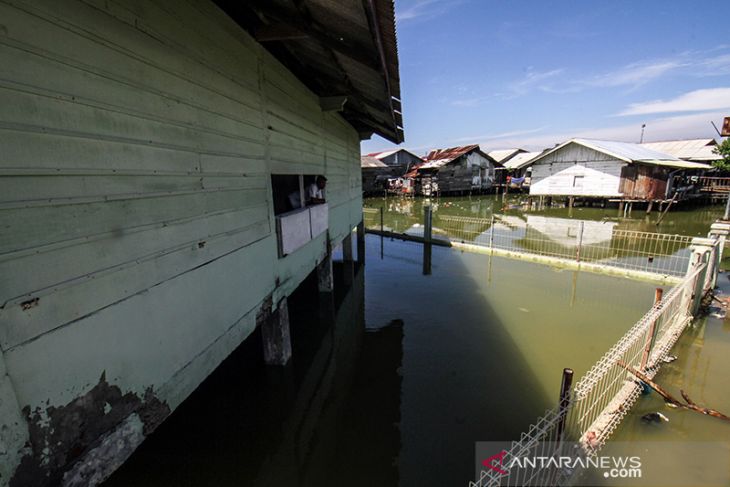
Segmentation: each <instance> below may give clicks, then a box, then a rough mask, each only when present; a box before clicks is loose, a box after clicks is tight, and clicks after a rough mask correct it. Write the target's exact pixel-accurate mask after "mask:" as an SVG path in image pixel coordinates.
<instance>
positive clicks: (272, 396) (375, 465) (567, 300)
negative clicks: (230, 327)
mask: <svg viewBox="0 0 730 487" xmlns="http://www.w3.org/2000/svg"><path fill="white" fill-rule="evenodd" d="M383 204H385V205H386V208H388V212H386V215H387V216H386V218H387V222H388V223H387V224H388V225H390V226H392V227H395V226H397V225H402V226H403V227H404V228H403V229H402V231H404V230H405V229H407V228H408V227H410V226H411V225H413V224H414V223H418V222H420V221H421V220H420V212H421V209H420V205H421V204H422V200H415V201H414V200H408V201H402V200H401V201H399V200H387V201H385V200H382V199H372V200H367V201H366V206H369V207H377V206H379V205H383ZM497 204H498V206H497V207H495V205H497ZM510 204H511V205H516V204H517V202H516V201H515V200H513V202H512V203H510ZM504 206H506V208H505V207H504ZM509 206H510V205H503V204H502V202H501V200H497V201H495V199H494V197H493V196H486V197H481V198H454V199H445V198H442V199H441V200H439V201H438V208H437V209H436V211H437V212H441V213H442V214H443V213H447V212H448V213H449V214H453V215H458V216H480V217H484V216H489V215H490V213H491V211H492V208H493V207H494V208H497V209H498V210H499V211H500V212H502V213H504V212H505V211H507V212H512V213H514V214H518V215H521V214H522V212H521V211H520V210H519V209H516V208H511V209H510V208H509ZM408 208H410V209H408ZM721 211H722V208H718V207H712V208H696V209H693V210H690V211H684V212H674V213H669V215H668V216H667V218H666V219H665V221H664V223H662V225H661V226H660V227H659V231H665V232H667V233H682V234H688V235H704V234H706V232H707V229H708V228H709V224H710V223H711V222H712V221H714V219H715V218H716V216H717V215H718V214H719V213H721ZM541 214H542V215H543V216H545V215H547V216H551V217H556V218H569V217H573V218H584V219H586V220H602V219H605V218H613V217H615V216H616V215H615V214H616V210H615V209H613V210H603V209H598V208H595V209H590V208H585V209H578V208H574V209H573V210H572V212H571V215H568V209H550V210H545V211H544V212H541ZM609 214H610V216H609ZM636 214H637V212H634V215H635V216H636ZM648 218H649V220H648V221H647V218H646V217H645V215H644V214H643V212H641V213H640V217H639V218H634V219H629V220H623V219H621V220H616V221H617V223H618V225H622V226H625V227H627V228H631V229H643V230H645V231H648V230H649V229H652V230H651V231H656V228H657V227H656V225H655V224H654V221H655V220H656V218H657V214H656V213H654V214H652V215H650V216H649V217H648ZM366 243H367V264H366V266H365V268H364V269H362V268H361V269H359V270H358V271H357V272H356V273H355V275H354V278H352V279H351V278H347V277H343V276H346V275H347V274H343V273H342V270H341V269H340V270H338V274H337V275H338V282H337V284H338V289H340V290H343V289H345V288H347V287H348V285H347V283H348V282H350V281H351V282H352V284H351V287H350V290H349V292H347V293H339V294H338V295H337V307H336V312H335V313H328V312H327V311H326V310H325V312H324V314H323V311H322V307H321V306H318V298H317V296H316V293H312V292H310V291H307V290H306V289H304V288H306V286H304V287H303V290H302V291H301V292H299V293H298V295H297V296H295V297H294V298H293V299H292V304H291V310H290V313H291V315H292V322H293V327H294V338H293V340H294V343H293V345H294V358H293V360H292V362H291V364H290V366H289V367H287V368H285V369H271V368H266V367H264V366H263V365H262V362H261V359H260V343H259V341H260V337H259V336H257V335H254V336H252V337H250V338H249V339H248V340H247V341H246V343H244V344H243V345H242V346H241V348H240V349H239V350H237V351H236V352H235V353H234V354H233V355H232V356H231V357H230V358H229V359H228V360H227V361H226V362H225V363H224V364H223V365H222V366H221V367H220V368H219V369H218V370H217V371H216V372H215V373H214V374H213V375H212V376H211V377H210V378H209V379H208V380H207V381H206V382H205V383H204V384H203V385H201V387H200V388H199V389H198V390H197V391H196V392H195V393H194V394H193V396H191V398H190V399H188V400H187V401H186V402H185V403H184V404H183V405H182V406H181V407H180V408H179V409H178V410H177V411H176V412H175V413H174V414H173V415H172V417H171V418H170V419H169V420H168V421H166V422H165V424H163V426H162V427H161V428H160V429H159V430H158V431H157V432H156V433H155V434H153V435H152V436H151V437H150V438H149V439H148V440H147V441H145V443H144V444H143V445H142V447H141V448H140V449H139V450H138V451H137V453H135V454H134V455H133V457H132V458H131V459H130V461H129V462H128V463H127V464H126V465H125V466H123V467H122V469H121V470H120V471H119V472H117V474H115V476H114V477H112V479H110V480H109V482H108V483H109V485H216V486H225V485H231V486H233V485H235V486H240V485H254V486H265V485H266V486H268V485H272V486H273V485H284V484H286V485H301V486H309V485H312V486H314V485H363V486H365V485H383V486H387V485H393V486H396V485H402V486H411V485H467V483H468V481H469V480H470V479H471V478H472V476H473V471H474V466H473V462H474V458H473V456H474V442H475V441H488V440H511V439H517V438H518V437H519V434H520V433H521V432H522V431H524V430H525V429H526V428H527V427H528V426H529V424H530V423H531V422H533V421H534V420H535V418H536V417H537V416H539V415H540V414H542V412H543V411H544V410H545V409H546V408H549V407H552V406H554V405H555V402H556V400H557V395H558V392H559V385H560V377H561V371H562V369H563V368H564V367H571V368H573V369H574V370H575V372H576V377H580V376H581V375H582V374H583V373H584V372H585V371H586V370H587V369H588V368H589V367H590V366H591V365H592V364H593V363H594V362H595V361H596V360H597V359H598V358H599V357H600V356H601V355H602V354H603V353H604V352H605V351H606V350H607V349H608V348H609V347H610V346H611V345H612V344H613V343H614V342H615V341H616V340H617V339H618V338H619V337H620V336H621V335H622V334H623V333H624V332H625V331H626V330H627V329H628V328H629V327H630V326H631V325H632V324H633V323H634V322H635V321H636V320H637V319H638V318H639V317H641V316H642V315H643V314H644V313H645V312H646V310H648V308H649V307H650V306H651V304H652V301H653V297H654V288H655V287H656V286H655V285H654V284H650V283H645V282H638V281H631V280H626V279H620V278H612V277H605V276H599V275H593V274H587V273H581V272H573V271H561V270H558V269H553V268H550V267H547V266H542V265H537V264H531V263H526V262H519V261H511V260H506V259H501V258H496V257H494V258H492V259H491V260H490V259H489V257H487V256H484V255H477V254H468V253H461V252H458V251H455V250H452V249H448V248H434V249H433V255H432V260H433V265H432V272H431V275H423V273H422V260H421V259H422V247H421V246H420V245H419V244H415V243H408V242H401V241H393V240H389V239H380V238H379V237H374V236H368V237H367V239H366ZM381 246H382V247H381ZM721 279H725V280H727V279H726V278H725V277H724V276H721ZM723 282H724V281H723ZM675 353H676V354H677V355H678V356H679V359H678V360H677V361H676V362H674V363H673V364H670V365H668V366H667V367H665V369H664V370H662V372H660V374H659V375H658V376H657V381H658V382H660V383H662V384H663V385H666V386H667V387H668V388H670V389H672V390H673V391H676V392H677V393H678V388H680V387H682V388H684V389H686V390H687V391H688V392H689V394H690V396H692V398H693V399H694V400H695V401H697V402H698V403H702V404H706V405H708V406H710V407H714V408H716V409H719V410H724V411H725V412H727V411H728V410H730V394H728V393H727V391H728V390H730V382H729V381H730V379H728V375H727V374H726V371H727V370H728V368H729V367H730V328H729V327H728V325H727V324H726V323H725V322H723V321H722V320H718V319H715V318H709V319H706V320H700V321H699V322H698V323H697V324H696V325H695V326H693V328H692V329H691V330H689V331H688V332H687V333H686V334H685V336H684V337H683V338H682V339H681V340H680V343H679V344H678V346H677V347H676V348H675ZM662 408H664V406H663V405H662V404H661V402H660V401H659V400H658V398H657V397H655V396H646V397H642V398H641V399H640V400H639V403H638V404H637V406H636V408H635V410H634V412H633V413H632V414H631V415H630V416H629V417H628V419H627V420H626V421H625V423H624V425H622V427H621V428H620V430H619V431H618V432H617V433H616V438H617V439H620V440H626V441H655V440H656V441H664V442H680V441H681V442H685V443H684V446H681V445H682V444H681V443H680V446H676V447H674V446H672V447H668V448H670V449H672V448H673V449H674V450H676V451H677V454H680V453H681V452H686V441H707V440H708V439H713V438H714V439H716V438H718V436H719V437H720V438H727V437H730V427H728V425H726V424H718V423H719V422H718V420H716V419H713V418H707V417H702V416H700V415H697V414H696V413H689V412H676V411H669V412H665V414H668V415H670V416H671V421H670V423H668V424H665V425H662V426H661V427H654V426H653V425H650V426H647V425H644V424H643V423H641V422H640V421H639V417H640V416H641V414H644V413H645V412H647V411H654V410H662V411H664V410H663V409H662ZM723 428H724V429H723ZM699 451H702V449H701V448H700V450H699ZM726 467H727V466H725V467H722V466H719V467H718V469H719V471H720V472H722V468H725V470H724V473H725V474H726V473H727V472H728V471H730V469H728V468H726ZM695 468H698V467H695ZM715 477H716V478H719V479H720V480H722V478H723V477H722V475H720V474H718V475H717V476H715ZM721 485H722V484H721Z"/></svg>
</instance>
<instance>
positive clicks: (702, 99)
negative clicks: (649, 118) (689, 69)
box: [618, 88, 730, 115]
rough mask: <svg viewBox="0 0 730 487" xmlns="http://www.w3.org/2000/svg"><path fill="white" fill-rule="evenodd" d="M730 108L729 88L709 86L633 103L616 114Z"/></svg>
mask: <svg viewBox="0 0 730 487" xmlns="http://www.w3.org/2000/svg"><path fill="white" fill-rule="evenodd" d="M721 108H730V88H709V89H703V90H695V91H690V92H689V93H685V94H683V95H680V96H678V97H676V98H674V99H671V100H653V101H648V102H644V103H633V104H631V105H629V107H628V108H626V109H625V110H623V111H621V112H620V113H618V115H646V114H651V113H672V112H696V111H703V110H717V109H721Z"/></svg>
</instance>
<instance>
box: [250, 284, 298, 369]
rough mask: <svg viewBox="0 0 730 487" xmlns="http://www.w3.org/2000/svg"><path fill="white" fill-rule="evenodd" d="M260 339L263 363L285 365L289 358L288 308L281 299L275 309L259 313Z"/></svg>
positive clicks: (285, 300) (284, 299) (285, 301)
mask: <svg viewBox="0 0 730 487" xmlns="http://www.w3.org/2000/svg"><path fill="white" fill-rule="evenodd" d="M259 316H260V318H259V317H257V320H259V319H260V325H261V337H262V339H263V343H264V362H266V363H267V364H268V365H286V364H287V362H289V359H290V358H291V333H290V330H289V306H288V304H287V299H286V298H283V299H282V300H281V301H279V304H277V305H276V308H274V309H272V308H269V309H268V312H267V310H262V312H261V313H260V315H259Z"/></svg>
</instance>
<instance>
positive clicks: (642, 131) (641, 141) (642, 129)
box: [639, 123, 646, 144]
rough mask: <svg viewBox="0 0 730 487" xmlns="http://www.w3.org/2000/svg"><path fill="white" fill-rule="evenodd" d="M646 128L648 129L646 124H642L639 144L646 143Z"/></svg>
mask: <svg viewBox="0 0 730 487" xmlns="http://www.w3.org/2000/svg"><path fill="white" fill-rule="evenodd" d="M645 128H646V124H645V123H642V124H641V138H640V139H639V144H643V143H644V129H645Z"/></svg>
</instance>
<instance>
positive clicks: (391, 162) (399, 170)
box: [380, 150, 423, 177]
mask: <svg viewBox="0 0 730 487" xmlns="http://www.w3.org/2000/svg"><path fill="white" fill-rule="evenodd" d="M380 162H382V163H383V164H387V165H388V166H390V167H391V168H392V174H393V176H394V177H399V176H402V175H403V174H405V173H406V172H408V170H409V169H410V168H411V166H412V165H413V164H420V163H422V162H423V160H422V159H420V158H419V157H416V156H414V155H412V154H410V153H409V152H406V151H403V150H399V151H396V152H395V153H393V154H390V155H389V156H386V157H383V158H382V159H380Z"/></svg>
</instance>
